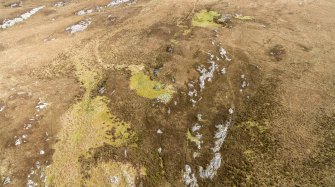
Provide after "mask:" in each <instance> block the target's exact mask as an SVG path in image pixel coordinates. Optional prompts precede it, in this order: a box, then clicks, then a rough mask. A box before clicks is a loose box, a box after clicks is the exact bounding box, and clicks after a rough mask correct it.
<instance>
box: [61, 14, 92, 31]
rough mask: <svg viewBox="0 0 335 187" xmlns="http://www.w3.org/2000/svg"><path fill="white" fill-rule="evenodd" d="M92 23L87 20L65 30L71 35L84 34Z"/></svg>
mask: <svg viewBox="0 0 335 187" xmlns="http://www.w3.org/2000/svg"><path fill="white" fill-rule="evenodd" d="M91 23H92V21H91V19H90V18H88V19H86V20H83V21H80V22H79V23H77V24H75V25H72V26H70V27H68V28H66V29H65V30H66V31H67V32H69V33H70V34H74V33H76V32H82V31H84V30H85V29H87V27H88V26H89V25H90V24H91Z"/></svg>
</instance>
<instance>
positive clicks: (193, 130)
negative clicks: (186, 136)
mask: <svg viewBox="0 0 335 187" xmlns="http://www.w3.org/2000/svg"><path fill="white" fill-rule="evenodd" d="M200 128H201V125H200V124H199V123H196V124H194V126H193V127H192V129H191V130H192V132H195V131H198V130H200Z"/></svg>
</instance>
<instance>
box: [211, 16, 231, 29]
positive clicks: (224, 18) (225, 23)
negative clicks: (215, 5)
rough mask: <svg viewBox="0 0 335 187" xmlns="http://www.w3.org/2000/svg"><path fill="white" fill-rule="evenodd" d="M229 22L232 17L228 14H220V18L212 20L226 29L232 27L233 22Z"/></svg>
mask: <svg viewBox="0 0 335 187" xmlns="http://www.w3.org/2000/svg"><path fill="white" fill-rule="evenodd" d="M231 20H232V15H230V14H222V15H221V16H220V17H218V18H216V19H214V21H215V22H216V23H218V24H221V25H222V26H223V27H226V28H232V27H233V22H232V21H231Z"/></svg>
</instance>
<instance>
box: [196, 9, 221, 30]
mask: <svg viewBox="0 0 335 187" xmlns="http://www.w3.org/2000/svg"><path fill="white" fill-rule="evenodd" d="M219 16H220V14H219V13H218V12H215V11H207V10H202V11H200V12H199V13H196V14H195V15H194V17H193V19H192V25H193V26H198V27H210V28H218V27H219V26H220V25H219V24H217V23H215V22H214V19H215V18H217V17H219Z"/></svg>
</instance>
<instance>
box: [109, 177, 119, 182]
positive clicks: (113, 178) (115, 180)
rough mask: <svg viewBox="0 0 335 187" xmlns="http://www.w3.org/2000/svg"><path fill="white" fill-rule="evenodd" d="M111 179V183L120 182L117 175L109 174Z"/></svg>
mask: <svg viewBox="0 0 335 187" xmlns="http://www.w3.org/2000/svg"><path fill="white" fill-rule="evenodd" d="M109 181H110V183H111V184H119V183H120V180H119V178H118V177H117V176H109Z"/></svg>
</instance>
